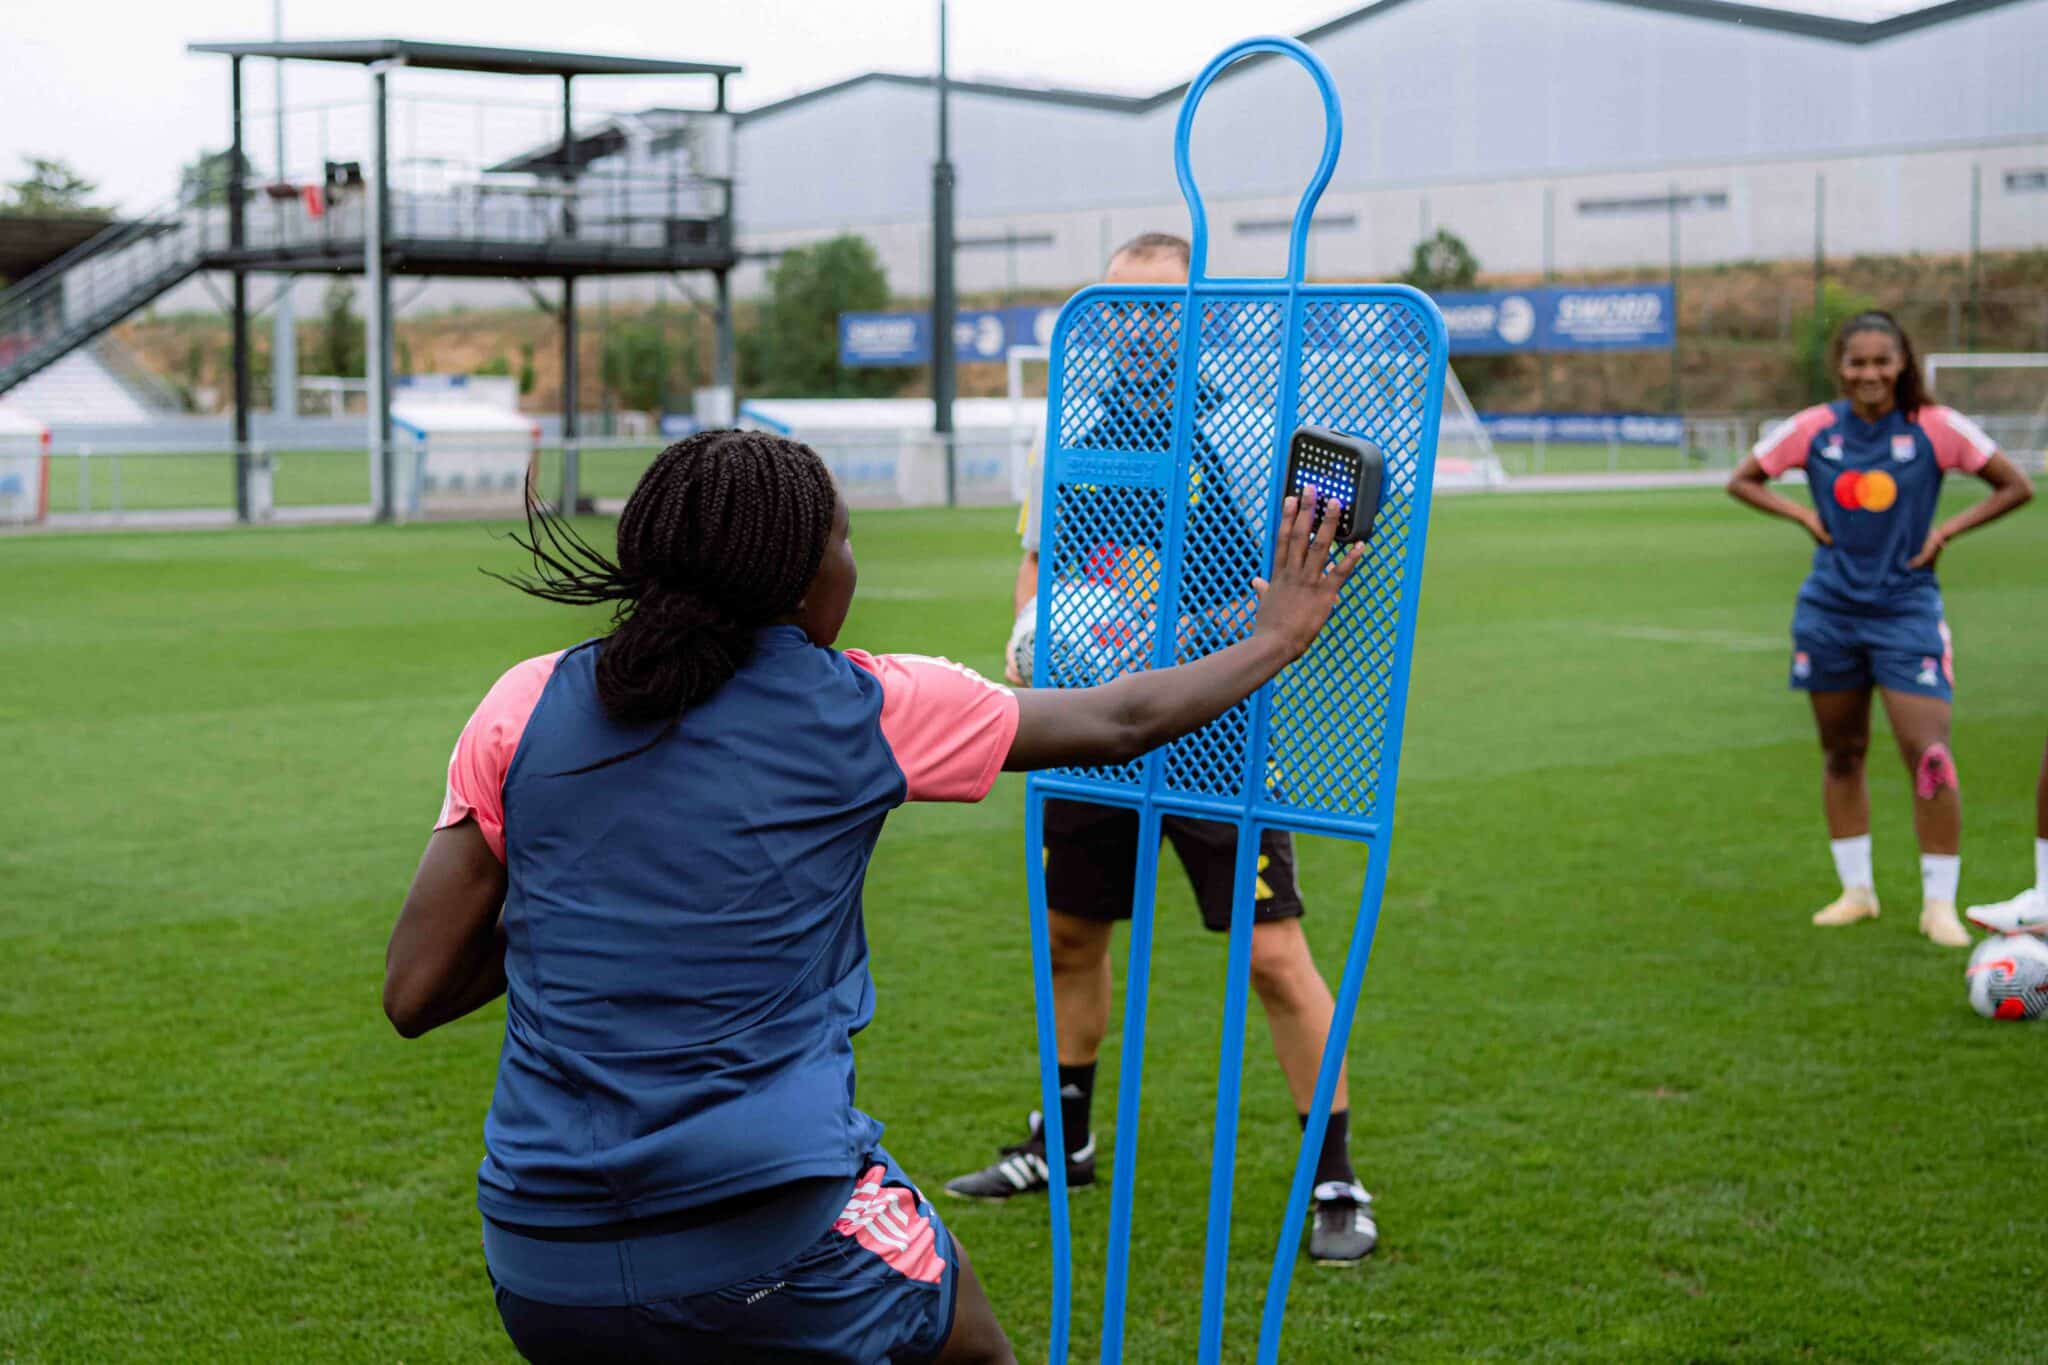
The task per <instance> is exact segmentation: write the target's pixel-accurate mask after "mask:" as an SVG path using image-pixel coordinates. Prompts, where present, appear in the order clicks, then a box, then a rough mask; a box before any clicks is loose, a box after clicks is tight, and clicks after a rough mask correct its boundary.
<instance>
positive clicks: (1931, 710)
mask: <svg viewBox="0 0 2048 1365" xmlns="http://www.w3.org/2000/svg"><path fill="white" fill-rule="evenodd" d="M1834 360H1835V372H1836V375H1837V377H1838V378H1839V380H1840V383H1841V387H1842V395H1843V396H1842V397H1841V398H1840V399H1838V400H1837V401H1835V402H1833V403H1827V404H1824V405H1822V406H1820V407H1814V408H1808V409H1807V410H1806V411H1805V412H1802V413H1800V414H1799V415H1798V416H1797V417H1794V418H1793V419H1792V420H1791V421H1789V422H1786V423H1785V424H1784V425H1782V426H1780V427H1779V428H1777V430H1775V431H1773V432H1771V433H1770V434H1769V435H1768V436H1766V437H1765V438H1764V439H1763V440H1762V441H1761V442H1760V443H1759V444H1758V445H1757V447H1756V450H1755V451H1754V452H1753V453H1752V454H1751V455H1750V456H1749V458H1747V459H1745V460H1744V461H1743V462H1742V465H1741V466H1740V467H1739V468H1738V469H1737V470H1736V471H1735V474H1734V476H1733V477H1732V478H1730V479H1729V481H1728V491H1729V493H1731V494H1732V495H1734V496H1735V497H1736V498H1737V499H1738V500H1739V501H1742V502H1746V503H1748V504H1749V505H1750V506H1752V507H1755V508H1757V509H1758V510H1759V511H1763V512H1768V513H1770V514H1771V515H1773V516H1779V517H1783V518H1785V519H1786V520H1787V521H1794V522H1797V523H1799V524H1800V525H1801V526H1803V527H1805V528H1806V532H1807V534H1808V535H1810V536H1812V537H1813V539H1814V540H1815V542H1817V544H1816V547H1815V549H1814V552H1813V568H1812V571H1811V572H1809V573H1808V574H1807V576H1806V582H1805V583H1804V584H1803V585H1802V586H1801V587H1800V589H1799V601H1798V605H1797V607H1796V608H1795V609H1794V611H1793V615H1792V650H1793V653H1792V686H1793V687H1794V688H1795V689H1798V690H1800V691H1804V692H1806V693H1807V694H1809V696H1810V697H1811V698H1812V702H1813V716H1814V721H1815V722H1816V724H1817V725H1818V726H1819V729H1820V744H1821V750H1822V752H1823V753H1824V755H1825V757H1826V764H1825V776H1824V777H1823V779H1822V791H1823V794H1824V800H1825V806H1826V810H1827V820H1828V837H1829V839H1830V840H1831V842H1832V847H1833V850H1834V857H1835V870H1836V871H1837V873H1839V874H1840V876H1841V880H1842V894H1841V895H1840V896H1839V897H1838V898H1836V900H1834V901H1833V902H1832V903H1831V904H1829V905H1827V906H1826V907H1824V908H1823V909H1822V910H1820V911H1819V912H1818V913H1817V914H1815V915H1814V917H1813V922H1814V923H1815V924H1819V925H1829V926H1835V925H1846V924H1854V923H1856V922H1857V921H1858V920H1864V919H1875V918H1876V917H1877V912H1878V903H1877V891H1876V889H1875V885H1874V878H1873V877H1872V875H1871V859H1870V792H1869V790H1868V788H1867V787H1866V786H1865V785H1864V779H1863V757H1864V754H1865V752H1866V751H1867V750H1868V749H1869V747H1870V693H1871V689H1872V688H1873V686H1874V687H1875V688H1876V689H1877V690H1878V691H1879V692H1881V693H1882V694H1883V697H1884V705H1885V712H1886V714H1887V715H1888V716H1890V718H1891V723H1892V734H1893V736H1894V737H1895V738H1896V739H1897V741H1898V745H1899V753H1900V755H1901V757H1903V758H1904V759H1905V761H1906V769H1907V772H1908V773H1909V774H1910V775H1911V777H1912V780H1913V794H1914V804H1913V828H1914V832H1915V833H1916V834H1917V835H1918V836H1919V840H1920V882H1921V910H1920V932H1921V933H1923V934H1925V935H1926V936H1927V937H1928V938H1930V939H1932V940H1934V942H1936V943H1938V944H1940V945H1942V946H1943V947H1948V948H1964V947H1968V946H1969V943H1970V935H1969V931H1968V930H1966V929H1964V928H1963V926H1962V922H1961V921H1960V920H1958V919H1957V918H1956V885H1957V882H1958V880H1959V878H1960V876H1961V870H1962V860H1961V858H1960V856H1959V855H1960V849H1961V847H1962V833H1963V805H1962V797H1961V794H1960V792H1959V790H1958V787H1957V781H1956V766H1955V760H1954V758H1953V757H1952V756H1951V755H1950V753H1949V748H1948V738H1949V708H1950V705H1951V703H1952V702H1953V700H1954V697H1955V691H1954V687H1955V671H1954V664H1953V658H1954V654H1953V649H1952V647H1951V642H1950V638H1949V630H1948V623H1947V622H1946V621H1945V620H1944V619H1943V616H1942V604H1941V587H1940V585H1939V584H1938V583H1936V582H1935V578H1934V565H1935V561H1936V560H1937V559H1939V558H1940V556H1941V552H1942V549H1943V547H1945V546H1946V545H1947V544H1948V542H1950V541H1951V540H1954V539H1955V538H1956V537H1957V536H1959V535H1961V534H1963V532H1965V531H1969V530H1973V529H1974V528H1976V527H1978V526H1982V525H1983V524H1984V523H1986V522H1988V521H1993V520H1996V519H1997V518H1999V517H2002V516H2004V515H2005V514H2006V513H2007V512H2010V511H2012V510H2013V509H2014V508H2015V507H2018V506H2019V505H2020V504H2022V503H2024V502H2025V501H2027V499H2028V498H2030V497H2032V496H2033V489H2032V487H2031V486H2030V485H2029V484H2028V482H2027V476H2026V475H2025V474H2023V473H2021V472H2020V470H2019V469H2018V468H2017V467H2016V466H2015V465H2014V464H2013V463H2012V461H2010V460H2008V459H2007V458H2006V457H2005V456H2004V455H2002V454H2000V453H1999V451H1998V448H1997V446H1995V445H1994V444H1993V443H1992V441H1991V438H1990V437H1988V436H1986V435H1985V434H1984V433H1983V432H1982V431H1980V430H1978V428H1977V427H1976V426H1975V424H1973V423H1971V422H1970V421H1969V420H1968V419H1967V418H1965V417H1963V416H1962V415H1961V414H1960V413H1958V412H1956V411H1954V410H1953V409H1950V408H1945V407H1942V406H1940V405H1939V404H1938V403H1936V402H1935V401H1934V396H1933V395H1932V394H1930V393H1928V392H1927V389H1926V381H1925V380H1924V379H1923V378H1922V377H1921V373H1920V360H1919V357H1918V356H1916V355H1915V354H1914V352H1913V342H1912V339H1911V338H1909V337H1908V336H1907V335H1906V333H1905V330H1904V329H1903V328H1901V327H1900V326H1899V324H1898V322H1897V320H1896V319H1894V318H1893V317H1892V316H1891V314H1889V313H1879V312H1870V313H1859V314H1858V315H1857V316H1855V317H1853V318H1851V319H1850V320H1849V321H1848V322H1847V323H1845V324H1844V325H1843V327H1842V331H1841V334H1840V335H1839V336H1837V337H1836V339H1835V345H1834ZM1790 469H1804V470H1805V471H1806V484H1807V488H1808V490H1809V491H1810V492H1811V494H1812V497H1813V505H1812V506H1811V507H1805V506H1801V505H1800V504H1798V503H1796V502H1793V501H1791V500H1790V499H1788V498H1785V497H1783V496H1781V495H1779V494H1778V493H1775V492H1773V491H1772V490H1771V488H1770V486H1769V481H1770V480H1771V479H1772V478H1774V477H1776V476H1777V475H1780V474H1783V473H1785V472H1786V471H1787V470H1790ZM1952 469H1953V470H1961V471H1963V472H1964V473H1967V474H1975V475H1976V476H1977V477H1978V478H1980V479H1982V480H1984V482H1986V483H1987V484H1990V485H1991V495H1990V496H1989V497H1986V498H1984V499H1982V500H1980V501H1979V502H1977V503H1976V504H1975V505H1973V506H1971V507H1968V508H1966V509H1964V510H1963V511H1961V512H1958V513H1956V515H1954V516H1952V517H1950V518H1948V519H1947V520H1946V521H1943V522H1941V523H1940V524H1938V525H1937V524H1936V523H1935V513H1936V511H1937V510H1939V502H1940V499H1941V486H1942V480H1943V477H1944V476H1945V475H1946V474H1947V473H1948V472H1949V471H1950V470H1952Z"/></svg>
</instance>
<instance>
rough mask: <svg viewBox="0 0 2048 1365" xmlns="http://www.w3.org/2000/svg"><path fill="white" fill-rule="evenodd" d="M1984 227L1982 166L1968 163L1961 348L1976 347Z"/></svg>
mask: <svg viewBox="0 0 2048 1365" xmlns="http://www.w3.org/2000/svg"><path fill="white" fill-rule="evenodd" d="M1983 228H1984V167H1983V166H1981V165H1979V164H1977V163H1976V162H1972V163H1970V309H1969V312H1968V314H1967V315H1966V316H1965V318H1964V321H1963V325H1964V328H1965V330H1964V332H1963V349H1964V350H1966V351H1974V350H1976V349H1977V310H1978V308H1979V306H1980V304H1979V301H1978V298H1977V291H1978V279H1977V275H1978V270H1979V268H1980V267H1981V265H1982V258H1981V256H1980V254H1979V252H1980V248H1981V247H1982V245H1983Z"/></svg>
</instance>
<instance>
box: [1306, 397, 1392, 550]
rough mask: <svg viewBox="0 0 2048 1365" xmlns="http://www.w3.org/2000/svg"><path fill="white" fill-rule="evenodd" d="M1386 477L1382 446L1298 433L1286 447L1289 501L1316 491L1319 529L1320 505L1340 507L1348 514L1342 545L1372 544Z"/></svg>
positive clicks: (1315, 431) (1318, 430)
mask: <svg viewBox="0 0 2048 1365" xmlns="http://www.w3.org/2000/svg"><path fill="white" fill-rule="evenodd" d="M1386 473H1387V458H1386V456H1384V455H1382V454H1380V448H1379V447H1378V446H1376V445H1374V444H1373V443H1372V442H1370V441H1366V440H1361V439H1360V438H1359V437H1356V436H1346V435H1345V434H1344V433H1343V432H1341V431H1332V430H1330V429H1329V428H1328V427H1311V426H1300V427H1296V428H1295V429H1294V439H1293V440H1291V441H1289V442H1288V443H1287V494H1288V496H1290V497H1291V496H1294V495H1296V494H1299V493H1301V492H1302V491H1303V490H1304V489H1311V488H1312V489H1314V490H1315V495H1316V499H1317V508H1316V518H1317V522H1318V524H1320V522H1321V519H1322V507H1321V504H1322V502H1324V501H1326V500H1331V499H1334V500H1336V501H1337V502H1340V503H1342V504H1343V505H1344V512H1343V515H1342V516H1341V517H1339V518H1338V521H1337V541H1338V543H1339V544H1350V543H1352V542H1355V541H1363V540H1371V539H1372V526H1373V522H1374V520H1375V519H1376V518H1377V517H1378V516H1379V512H1380V491H1381V488H1382V486H1383V485H1384V484H1385V482H1386Z"/></svg>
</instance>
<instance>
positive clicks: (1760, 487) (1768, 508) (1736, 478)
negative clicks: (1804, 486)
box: [1728, 455, 1835, 545]
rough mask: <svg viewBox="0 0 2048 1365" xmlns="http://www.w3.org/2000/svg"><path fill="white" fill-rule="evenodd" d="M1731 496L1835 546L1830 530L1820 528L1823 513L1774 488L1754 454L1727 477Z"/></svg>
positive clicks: (1821, 526) (1747, 457)
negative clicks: (1794, 523)
mask: <svg viewBox="0 0 2048 1365" xmlns="http://www.w3.org/2000/svg"><path fill="white" fill-rule="evenodd" d="M1728 496H1729V497H1731V498H1733V499H1735V500H1736V501H1737V502H1743V503H1748V504H1749V505H1750V506H1751V507H1754V508H1756V510H1757V511H1759V512H1764V513H1767V514H1769V515H1770V516H1774V517H1783V518H1784V519H1785V520H1787V521H1796V522H1798V523H1799V524H1800V525H1801V526H1803V527H1805V528H1806V534H1808V535H1810V536H1812V537H1813V538H1814V539H1815V540H1817V541H1819V542H1820V543H1821V544H1823V545H1832V544H1834V543H1835V541H1834V537H1833V536H1830V535H1829V534H1828V528H1827V527H1825V526H1823V525H1821V522H1820V513H1818V512H1816V511H1814V510H1813V509H1812V508H1811V507H1802V506H1800V505H1799V504H1798V503H1796V502H1794V501H1792V499H1790V498H1788V497H1786V496H1785V495H1784V494H1782V493H1780V492H1778V491H1777V490H1776V489H1774V488H1772V487H1771V476H1770V474H1769V472H1768V471H1766V470H1765V469H1764V464H1763V461H1762V460H1760V459H1758V458H1757V457H1756V456H1755V455H1747V456H1744V457H1743V461H1742V463H1741V464H1739V465H1737V466H1735V472H1734V473H1733V474H1731V475H1729V476H1728Z"/></svg>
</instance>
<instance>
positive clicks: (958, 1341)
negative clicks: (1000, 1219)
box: [938, 1237, 1017, 1365]
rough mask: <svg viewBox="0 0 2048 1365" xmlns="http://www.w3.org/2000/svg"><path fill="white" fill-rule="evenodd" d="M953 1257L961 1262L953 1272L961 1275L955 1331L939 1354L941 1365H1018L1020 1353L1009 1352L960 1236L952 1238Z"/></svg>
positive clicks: (979, 1278)
mask: <svg viewBox="0 0 2048 1365" xmlns="http://www.w3.org/2000/svg"><path fill="white" fill-rule="evenodd" d="M953 1254H954V1256H956V1257H957V1258H958V1259H959V1265H958V1266H956V1267H955V1268H954V1271H953V1273H954V1274H955V1275H957V1276H959V1282H958V1283H957V1285H956V1286H955V1288H954V1291H953V1292H954V1295H955V1297H954V1300H953V1304H954V1307H953V1331H952V1333H951V1334H950V1335H948V1336H947V1338H946V1344H945V1346H944V1348H943V1349H941V1350H940V1352H939V1357H938V1365H1017V1353H1016V1352H1015V1351H1013V1350H1011V1349H1010V1339H1009V1338H1008V1337H1006V1336H1004V1335H1003V1329H1002V1327H1001V1325H1000V1324H998V1323H997V1322H996V1312H995V1309H994V1308H993V1307H991V1306H990V1305H989V1301H988V1292H987V1291H986V1290H984V1289H983V1288H982V1287H981V1277H980V1276H978V1275H976V1274H975V1273H974V1263H973V1262H971V1261H969V1260H968V1259H967V1248H966V1247H964V1246H962V1245H960V1239H959V1238H958V1237H955V1238H954V1239H953Z"/></svg>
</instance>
